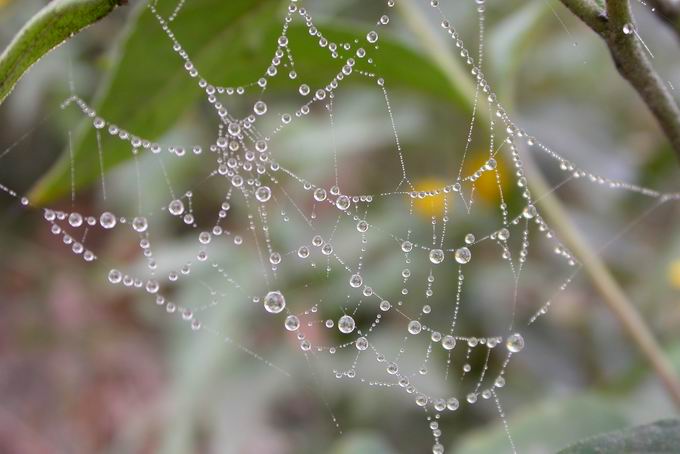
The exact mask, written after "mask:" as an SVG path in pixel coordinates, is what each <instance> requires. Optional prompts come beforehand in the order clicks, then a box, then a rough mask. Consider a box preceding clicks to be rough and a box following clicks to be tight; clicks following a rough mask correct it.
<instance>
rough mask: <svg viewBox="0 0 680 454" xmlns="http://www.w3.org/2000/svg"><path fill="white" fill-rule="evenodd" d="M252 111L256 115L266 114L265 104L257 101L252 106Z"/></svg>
mask: <svg viewBox="0 0 680 454" xmlns="http://www.w3.org/2000/svg"><path fill="white" fill-rule="evenodd" d="M253 111H255V113H256V114H257V115H264V114H266V113H267V104H266V103H265V102H264V101H257V102H256V103H255V105H254V106H253Z"/></svg>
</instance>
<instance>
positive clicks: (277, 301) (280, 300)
mask: <svg viewBox="0 0 680 454" xmlns="http://www.w3.org/2000/svg"><path fill="white" fill-rule="evenodd" d="M285 307H286V299H285V298H284V297H283V294H282V293H281V292H280V291H278V290H275V291H272V292H269V293H267V296H265V297H264V308H265V310H266V311H267V312H269V313H272V314H278V313H279V312H281V311H282V310H283V309H284V308H285Z"/></svg>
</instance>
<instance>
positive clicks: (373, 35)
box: [366, 30, 378, 44]
mask: <svg viewBox="0 0 680 454" xmlns="http://www.w3.org/2000/svg"><path fill="white" fill-rule="evenodd" d="M366 41H368V42H369V43H371V44H373V43H375V42H377V41H378V33H377V32H375V31H374V30H371V31H370V32H368V34H367V35H366Z"/></svg>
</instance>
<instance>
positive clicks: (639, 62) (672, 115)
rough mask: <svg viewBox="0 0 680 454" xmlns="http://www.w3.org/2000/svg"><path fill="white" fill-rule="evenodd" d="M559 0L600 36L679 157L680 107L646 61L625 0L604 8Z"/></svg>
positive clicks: (609, 1)
mask: <svg viewBox="0 0 680 454" xmlns="http://www.w3.org/2000/svg"><path fill="white" fill-rule="evenodd" d="M561 1H562V3H563V4H564V5H565V6H566V7H567V8H568V9H569V10H570V11H571V12H572V13H574V14H575V15H576V16H578V17H579V18H580V19H581V20H582V21H583V22H584V23H585V24H586V25H588V27H590V28H591V29H592V30H593V31H594V32H595V33H597V34H598V35H599V36H600V37H601V38H602V39H603V40H604V42H605V43H606V44H607V47H608V48H609V53H610V54H611V56H612V59H613V60H614V64H615V66H616V69H617V70H618V72H619V74H620V75H621V76H622V77H623V78H624V79H626V80H627V81H628V83H630V84H631V85H632V87H633V88H634V89H635V91H636V92H637V93H638V95H640V97H641V98H642V101H643V102H644V103H645V104H646V105H647V108H648V109H649V110H650V111H651V113H652V115H654V117H655V118H656V120H657V122H658V123H659V126H661V129H662V130H663V132H664V133H665V135H666V138H667V139H668V141H669V142H670V144H671V146H672V147H673V150H674V151H675V153H676V154H677V156H678V158H680V108H678V104H677V103H676V102H675V99H674V98H673V96H671V93H670V92H669V90H668V87H666V84H665V83H664V81H663V80H662V79H661V77H659V75H658V74H657V73H656V71H655V70H654V67H653V66H652V64H651V62H650V61H649V57H648V56H647V53H648V52H647V50H646V49H645V47H644V44H643V43H642V40H641V39H640V36H639V34H638V31H637V29H636V28H635V22H634V19H633V15H632V12H631V9H630V3H629V1H628V0H607V1H606V10H603V9H601V8H600V7H599V6H597V5H596V4H595V3H594V2H593V1H592V0H561Z"/></svg>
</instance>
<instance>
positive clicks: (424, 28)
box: [397, 0, 680, 407]
mask: <svg viewBox="0 0 680 454" xmlns="http://www.w3.org/2000/svg"><path fill="white" fill-rule="evenodd" d="M572 1H573V3H575V4H580V5H582V6H584V8H586V9H581V10H580V11H581V12H582V13H584V17H586V18H587V20H592V18H593V16H591V14H590V13H592V12H594V11H597V10H596V9H593V7H594V4H592V3H591V2H589V1H588V0H572ZM397 5H399V6H400V8H401V9H400V10H401V12H402V16H403V18H404V20H405V22H406V24H407V26H408V27H409V28H411V30H412V31H413V33H414V34H415V35H416V36H417V37H418V38H419V39H420V40H421V42H422V43H423V44H424V45H423V48H424V49H425V51H426V52H428V53H429V54H430V57H431V58H432V59H433V60H434V61H435V62H437V63H438V64H439V66H440V68H441V69H442V71H443V72H444V73H445V74H446V75H447V77H448V78H449V80H450V81H456V82H460V78H459V77H458V74H459V73H460V64H459V62H458V60H457V59H456V58H455V57H454V56H453V53H452V52H451V51H449V50H448V49H447V47H446V46H445V45H444V43H443V42H442V40H441V39H440V37H439V36H438V35H437V34H436V33H435V32H434V27H432V26H431V25H430V24H428V22H427V19H426V18H425V17H424V15H423V13H422V12H421V11H420V10H419V8H417V7H415V6H414V5H413V4H412V0H402V1H401V2H399V3H398V4H397ZM595 17H597V16H595ZM450 68H458V69H457V70H456V71H455V72H451V70H450ZM467 83H470V84H471V82H470V81H469V79H467ZM488 115H489V112H488V111H486V110H485V109H481V110H480V111H479V118H480V119H481V120H482V121H486V122H488V121H489V117H488ZM523 161H524V170H525V173H526V176H527V180H528V182H529V185H530V187H531V189H532V191H533V192H534V193H536V194H542V197H541V200H540V202H539V203H540V206H541V208H542V211H543V212H545V214H546V216H547V217H548V218H549V219H550V221H551V223H552V224H553V225H554V226H555V228H556V230H557V232H558V234H559V236H560V238H561V239H562V241H563V242H564V244H565V245H567V246H568V247H569V249H570V250H571V251H572V252H574V254H575V256H576V257H577V258H578V259H579V261H580V262H581V263H582V265H583V269H584V270H585V271H586V272H587V274H588V276H589V277H590V279H591V280H592V282H593V284H594V285H595V288H596V289H597V291H598V292H599V293H600V295H601V296H602V298H603V300H604V302H605V303H606V304H607V306H608V307H609V309H610V310H611V311H612V313H613V314H614V315H615V316H616V318H617V319H618V320H619V322H620V324H621V326H622V328H623V330H624V331H625V332H626V334H627V335H628V336H629V338H630V339H631V340H632V341H633V343H634V344H635V345H636V346H637V348H638V349H639V350H640V353H641V354H642V356H643V357H644V358H645V359H646V360H647V362H648V363H649V364H650V366H651V367H652V368H653V370H654V371H655V372H656V374H657V375H658V376H659V378H660V380H661V382H662V383H663V384H664V386H665V387H666V390H667V392H668V394H669V395H670V396H671V398H672V400H673V401H674V403H675V404H676V406H678V407H680V379H678V376H677V375H676V373H675V371H674V369H673V367H672V366H671V364H670V362H669V361H668V358H666V356H665V355H664V352H663V350H662V348H661V346H660V345H659V343H658V342H657V341H656V339H655V337H654V335H653V333H652V331H651V330H650V328H649V327H648V326H647V325H646V324H645V321H644V320H643V319H642V317H640V315H639V313H638V311H637V309H636V308H635V306H634V305H633V304H632V302H631V301H630V300H629V299H628V297H627V296H626V294H625V293H624V292H623V290H622V289H621V287H620V286H619V284H618V283H617V282H616V280H615V279H614V278H613V277H612V275H611V273H610V272H609V270H608V269H607V267H606V266H605V264H604V263H603V262H602V259H601V258H600V257H599V256H598V255H597V253H596V252H594V249H593V248H592V247H590V246H589V245H588V242H587V241H586V240H585V239H584V238H583V236H582V235H581V233H580V232H579V230H578V228H577V227H576V226H575V225H574V224H573V223H572V222H571V220H570V219H569V216H568V215H567V211H566V209H565V208H564V207H563V206H562V203H561V202H560V201H559V199H557V197H555V196H554V194H553V193H552V192H551V191H550V188H549V186H548V184H547V183H546V182H545V179H544V178H543V175H542V174H541V172H540V170H539V169H538V167H537V166H536V165H535V164H534V162H533V159H532V157H531V155H530V154H528V153H525V154H524V159H523Z"/></svg>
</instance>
